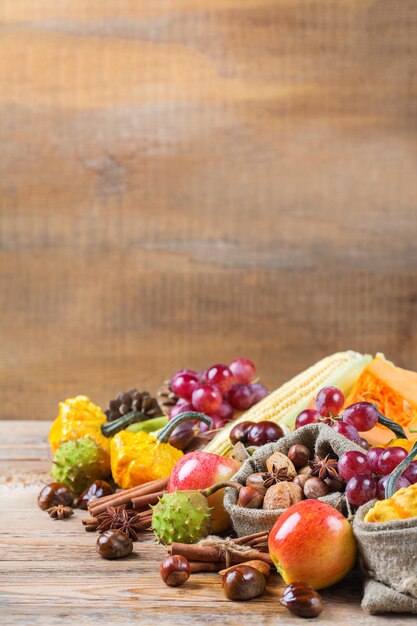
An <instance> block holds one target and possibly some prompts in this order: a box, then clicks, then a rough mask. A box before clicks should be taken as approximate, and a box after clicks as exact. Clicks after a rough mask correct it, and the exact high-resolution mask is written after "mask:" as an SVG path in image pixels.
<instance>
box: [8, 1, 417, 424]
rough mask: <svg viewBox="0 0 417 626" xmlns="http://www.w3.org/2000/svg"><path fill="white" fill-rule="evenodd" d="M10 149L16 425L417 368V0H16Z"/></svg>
mask: <svg viewBox="0 0 417 626" xmlns="http://www.w3.org/2000/svg"><path fill="white" fill-rule="evenodd" d="M0 142H1V150H0V209H1V218H0V238H1V239H0V241H1V249H0V259H1V263H0V298H1V302H0V310H1V337H0V391H1V398H2V411H1V414H2V417H3V418H16V419H20V418H36V419H42V418H44V419H45V418H52V417H54V415H55V411H56V403H57V402H58V400H59V399H61V398H63V397H66V396H68V395H70V394H76V393H81V392H84V393H87V394H89V395H90V396H91V397H92V398H93V399H94V400H96V401H98V402H101V403H103V404H104V403H105V401H106V399H108V398H109V397H111V396H112V395H113V394H114V392H117V391H118V390H119V389H123V388H127V387H130V386H131V385H133V384H135V385H138V386H140V387H144V386H145V387H148V388H150V389H151V390H155V389H156V388H157V386H158V384H159V382H160V381H161V380H162V379H163V378H164V377H165V376H166V375H168V374H169V373H170V372H172V371H173V370H175V369H176V368H179V367H183V366H194V367H196V368H200V367H203V366H206V365H208V364H210V363H211V362H213V361H214V362H216V361H227V360H228V359H230V358H232V357H233V356H235V355H239V354H243V355H247V356H250V357H252V358H253V359H254V360H255V361H256V363H257V364H258V366H259V371H260V374H261V375H262V377H263V379H264V380H265V381H266V383H267V384H268V385H276V384H277V383H280V382H281V381H283V380H284V379H286V378H287V377H288V376H290V375H292V374H294V373H295V372H297V371H298V370H300V369H301V368H304V367H305V366H307V365H308V364H310V363H311V362H313V361H315V360H316V359H318V358H320V357H321V356H323V355H325V354H326V353H329V352H332V351H335V350H338V349H344V348H355V349H358V350H363V351H371V352H375V351H377V350H380V351H385V352H386V354H387V355H388V356H389V357H391V358H393V359H395V360H396V361H397V362H398V363H400V364H402V365H405V366H408V367H411V368H417V243H416V241H417V238H416V235H417V176H416V164H417V150H416V148H417V3H416V2H415V1H414V0H402V1H401V2H398V1H396V0H379V1H376V0H373V1H371V0H346V1H345V2H339V1H334V0H290V1H289V0H246V1H245V2H242V1H241V0H152V1H149V0H143V1H138V0H118V1H117V2H115V1H114V0H68V1H64V0H62V1H59V2H57V1H56V0H32V1H31V2H28V1H27V0H2V2H1V3H0Z"/></svg>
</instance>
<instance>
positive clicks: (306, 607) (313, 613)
mask: <svg viewBox="0 0 417 626" xmlns="http://www.w3.org/2000/svg"><path fill="white" fill-rule="evenodd" d="M270 571H271V568H270V566H269V565H268V564H267V563H265V562H263V561H256V560H255V561H247V562H246V563H241V564H239V565H233V566H232V567H228V568H227V569H224V570H220V572H219V574H220V575H221V577H222V589H223V593H224V595H225V596H226V598H227V599H228V600H235V601H244V600H253V599H254V598H257V597H258V596H261V595H262V594H263V593H264V591H265V589H266V586H267V579H268V577H269V574H270ZM160 574H161V579H162V580H163V582H164V583H165V584H166V585H168V586H169V587H180V586H181V585H183V584H184V583H186V582H187V580H188V579H189V577H190V574H191V568H190V563H189V561H188V560H187V559H186V558H185V557H184V556H180V555H175V556H167V557H166V558H165V559H164V560H163V561H162V563H161V565H160ZM279 602H280V603H281V604H282V606H284V607H285V608H287V609H288V610H289V611H290V612H291V613H293V614H294V615H297V616H298V617H317V616H318V615H320V613H321V612H322V610H323V601H322V599H321V596H320V595H319V594H318V593H317V591H315V590H314V589H313V587H311V586H310V585H308V584H306V583H303V582H295V583H292V584H291V585H288V586H287V587H286V588H285V589H284V592H283V594H282V596H281V598H280V600H279Z"/></svg>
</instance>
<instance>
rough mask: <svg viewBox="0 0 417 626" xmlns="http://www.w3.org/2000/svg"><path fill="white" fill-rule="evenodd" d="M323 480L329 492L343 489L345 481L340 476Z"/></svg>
mask: <svg viewBox="0 0 417 626" xmlns="http://www.w3.org/2000/svg"><path fill="white" fill-rule="evenodd" d="M324 482H325V483H326V485H327V486H328V488H329V491H330V493H333V492H334V491H344V485H345V483H344V482H343V479H342V478H326V479H325V481H324Z"/></svg>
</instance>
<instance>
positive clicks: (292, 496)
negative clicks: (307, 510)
mask: <svg viewBox="0 0 417 626" xmlns="http://www.w3.org/2000/svg"><path fill="white" fill-rule="evenodd" d="M302 499H303V490H302V489H301V487H300V486H299V485H296V484H295V483H289V482H282V483H277V484H276V485H272V487H270V488H269V489H268V491H267V492H266V494H265V497H264V503H263V507H262V508H263V509H265V510H267V511H271V510H273V509H287V508H288V507H289V506H291V505H292V504H296V502H300V500H302Z"/></svg>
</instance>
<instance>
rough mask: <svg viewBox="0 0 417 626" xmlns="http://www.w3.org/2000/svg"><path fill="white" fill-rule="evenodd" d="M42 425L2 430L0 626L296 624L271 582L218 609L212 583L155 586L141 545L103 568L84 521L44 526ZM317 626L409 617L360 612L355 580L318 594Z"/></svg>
mask: <svg viewBox="0 0 417 626" xmlns="http://www.w3.org/2000/svg"><path fill="white" fill-rule="evenodd" d="M48 429H49V422H34V421H20V422H11V421H3V422H2V424H1V433H2V434H1V438H0V497H1V507H0V547H1V551H0V623H1V624H7V625H8V626H9V625H10V626H11V625H13V624H31V626H32V625H33V626H34V625H36V624H42V626H45V624H61V623H63V622H65V623H69V620H72V622H73V623H74V624H76V623H79V624H83V626H84V625H89V624H101V626H103V625H105V624H109V623H113V624H123V623H128V622H131V621H133V620H135V622H138V623H141V624H168V623H169V624H171V625H173V624H201V623H203V622H205V621H210V623H211V624H238V623H239V624H245V623H247V622H250V621H251V615H250V614H253V617H254V618H255V619H256V623H257V624H277V623H279V624H293V623H294V624H295V623H303V622H302V620H300V619H299V618H296V617H293V616H292V615H290V614H289V613H288V612H287V611H286V610H285V609H284V608H283V607H281V606H280V604H279V603H278V598H279V595H280V590H281V589H282V587H283V584H282V580H281V579H280V578H279V577H278V575H277V574H274V575H273V576H271V578H270V580H269V584H268V589H267V592H266V593H265V595H264V596H262V597H261V598H258V599H256V600H253V601H252V602H250V604H248V603H246V602H244V603H234V602H230V601H228V600H226V599H225V597H224V596H223V593H222V591H221V588H220V577H219V576H218V574H196V575H194V576H192V578H191V579H190V580H189V581H188V582H187V583H186V584H185V585H184V586H183V587H181V588H178V589H171V588H169V587H166V586H165V585H164V584H163V583H162V582H161V580H160V578H159V562H160V560H161V558H162V556H163V554H164V550H163V549H162V548H161V547H160V546H157V545H154V544H153V543H152V539H151V538H150V537H148V538H146V539H145V540H143V541H140V542H138V543H136V544H135V549H134V554H133V555H132V556H131V557H128V558H127V559H122V560H120V561H105V560H104V559H101V558H100V557H99V556H98V555H97V554H96V552H95V549H94V548H95V539H96V535H95V534H90V533H86V532H85V531H84V530H83V527H82V526H81V522H80V520H81V518H82V517H84V516H85V512H84V511H76V512H75V515H74V516H73V517H71V518H70V519H68V520H64V521H62V522H61V521H53V520H51V519H50V518H49V516H48V515H47V514H46V513H44V512H43V511H41V510H40V509H39V508H38V506H37V504H36V497H37V494H38V492H39V490H40V488H41V486H42V484H44V483H46V482H47V481H48V470H49V468H50V461H51V455H50V451H49V448H48V444H47V433H48ZM323 597H324V600H325V609H324V611H323V613H322V615H321V617H320V618H319V620H317V623H320V624H322V625H330V624H331V625H332V626H333V625H334V624H338V625H340V624H342V625H343V624H351V623H353V622H355V621H356V623H357V624H360V625H363V626H370V625H376V624H381V625H383V624H388V623H389V624H390V625H391V626H394V625H397V624H410V626H411V623H413V621H415V617H412V616H380V617H374V616H369V615H367V614H366V613H364V612H363V611H362V609H361V608H360V598H361V587H360V583H359V582H358V580H357V578H356V577H355V576H351V577H350V578H349V579H348V580H346V581H344V582H343V583H340V584H339V585H337V586H336V587H333V588H331V589H328V590H327V591H325V592H323Z"/></svg>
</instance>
